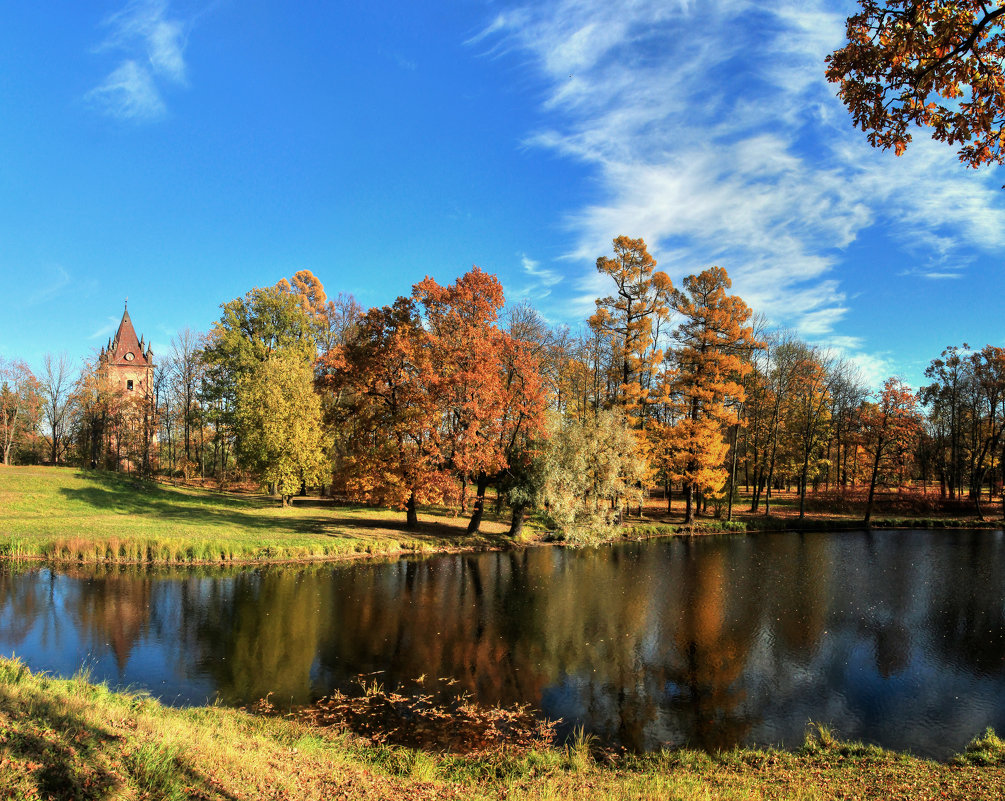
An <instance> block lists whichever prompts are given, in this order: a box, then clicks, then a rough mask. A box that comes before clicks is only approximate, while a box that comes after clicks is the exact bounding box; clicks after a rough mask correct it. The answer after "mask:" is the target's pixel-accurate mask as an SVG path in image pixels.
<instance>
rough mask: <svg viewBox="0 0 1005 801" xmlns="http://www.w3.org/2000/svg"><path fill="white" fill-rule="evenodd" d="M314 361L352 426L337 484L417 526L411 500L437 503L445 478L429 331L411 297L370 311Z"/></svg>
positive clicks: (344, 420) (323, 383)
mask: <svg viewBox="0 0 1005 801" xmlns="http://www.w3.org/2000/svg"><path fill="white" fill-rule="evenodd" d="M320 366H321V369H322V377H321V378H320V379H319V384H320V385H321V387H322V388H323V389H325V390H327V391H335V392H342V393H343V394H344V396H345V400H344V401H343V405H342V418H341V422H342V424H343V425H345V426H348V427H349V428H350V429H351V430H350V431H349V432H348V433H347V434H346V437H345V444H346V452H345V454H344V456H343V458H342V459H341V460H340V461H341V464H339V465H338V469H337V471H336V480H337V482H338V483H339V484H340V486H341V488H342V489H343V491H344V492H345V493H346V494H347V495H348V496H349V498H351V499H353V500H357V501H363V502H366V503H376V504H381V505H385V506H391V507H393V508H396V509H404V510H405V511H406V520H407V525H408V526H409V528H415V527H416V526H417V525H418V515H417V512H416V506H417V505H418V504H423V503H436V502H438V501H440V500H441V499H442V498H443V494H444V491H445V489H446V487H447V485H448V483H449V480H450V476H449V473H448V472H447V471H446V470H444V469H443V467H442V458H441V447H440V446H441V435H440V424H441V421H442V415H441V407H440V403H439V399H438V397H437V394H436V389H437V380H436V365H435V363H434V361H433V350H432V348H431V334H430V333H429V332H428V331H426V330H425V329H424V328H423V326H422V321H421V319H420V318H419V314H418V310H417V309H416V305H415V302H414V301H413V300H412V299H411V298H404V297H399V298H398V299H397V300H396V301H395V302H394V304H393V305H391V306H384V307H382V308H374V309H370V310H369V311H368V312H367V313H366V314H364V315H363V316H362V318H360V320H359V323H358V326H357V330H356V333H355V336H354V337H353V338H352V339H351V340H350V341H348V342H346V343H344V344H342V345H339V346H336V347H335V348H333V349H332V350H330V351H329V352H328V353H327V354H325V355H324V356H323V357H322V359H321V365H320Z"/></svg>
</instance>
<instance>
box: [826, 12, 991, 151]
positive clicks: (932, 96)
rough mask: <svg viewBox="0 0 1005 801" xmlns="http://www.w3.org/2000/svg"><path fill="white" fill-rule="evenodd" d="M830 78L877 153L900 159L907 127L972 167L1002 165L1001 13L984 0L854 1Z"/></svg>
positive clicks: (830, 60) (830, 61) (831, 62)
mask: <svg viewBox="0 0 1005 801" xmlns="http://www.w3.org/2000/svg"><path fill="white" fill-rule="evenodd" d="M859 6H860V8H859V10H858V12H857V13H856V14H853V15H852V16H850V17H848V21H847V35H848V43H847V44H846V45H845V46H844V47H842V48H841V49H840V50H837V51H835V52H834V53H832V54H831V55H830V56H828V57H827V78H828V80H830V81H832V82H834V83H838V84H840V86H841V90H840V96H841V99H842V100H843V101H844V103H845V105H846V106H847V107H848V110H849V111H850V112H851V114H852V118H853V120H854V122H855V125H856V126H857V127H859V128H861V129H862V130H863V131H866V132H867V133H868V135H869V141H870V143H872V145H873V146H875V147H881V148H884V149H886V148H893V149H894V150H895V152H896V153H897V155H898V156H899V155H900V154H901V153H903V152H904V149H905V148H906V147H907V145H908V143H909V142H910V141H911V134H910V133H909V130H908V129H909V128H910V127H911V126H912V125H918V126H924V127H928V128H931V130H932V137H933V138H934V139H936V140H938V141H941V142H946V143H948V144H950V145H959V146H960V147H959V156H960V161H962V162H964V163H965V164H968V165H970V166H972V167H978V166H980V165H982V164H988V163H997V164H1001V163H1003V162H1005V135H1003V133H1002V131H1003V129H1005V72H1003V66H1002V65H1003V59H1005V31H1003V29H1002V22H1003V20H1005V6H1001V5H999V4H997V3H987V2H984V0H952V2H949V1H948V0H860V2H859Z"/></svg>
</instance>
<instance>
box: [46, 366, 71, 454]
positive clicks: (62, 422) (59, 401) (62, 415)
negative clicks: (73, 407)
mask: <svg viewBox="0 0 1005 801" xmlns="http://www.w3.org/2000/svg"><path fill="white" fill-rule="evenodd" d="M39 384H40V389H41V392H42V413H43V414H44V415H45V423H46V426H47V428H48V429H49V453H50V458H51V460H52V463H53V464H54V465H55V464H56V463H57V462H58V461H59V456H60V452H61V450H64V449H65V448H66V444H65V443H66V441H67V439H68V434H67V424H68V421H69V414H68V413H69V409H70V393H71V391H72V390H73V379H72V378H71V368H70V360H69V357H68V356H67V355H66V354H65V353H60V354H59V355H58V356H54V355H53V354H51V353H46V354H45V356H43V357H42V376H41V380H40V381H39Z"/></svg>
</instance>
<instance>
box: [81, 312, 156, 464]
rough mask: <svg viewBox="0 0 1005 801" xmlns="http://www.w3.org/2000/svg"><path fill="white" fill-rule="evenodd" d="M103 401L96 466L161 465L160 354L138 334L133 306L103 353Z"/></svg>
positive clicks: (94, 441) (100, 364) (100, 384)
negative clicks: (157, 380)
mask: <svg viewBox="0 0 1005 801" xmlns="http://www.w3.org/2000/svg"><path fill="white" fill-rule="evenodd" d="M97 378H98V387H99V391H98V398H99V405H98V407H96V409H95V415H94V423H93V426H94V430H93V433H92V444H91V464H92V466H97V465H99V464H103V465H105V466H107V467H110V468H112V469H115V470H126V471H129V472H133V471H137V470H139V471H142V472H143V473H149V472H151V470H153V469H155V467H156V465H155V458H154V457H155V455H156V444H157V434H156V423H155V415H154V411H155V410H154V354H153V350H151V348H150V346H149V345H148V344H145V343H144V341H143V339H142V338H137V336H136V329H135V328H133V321H132V320H131V319H130V318H129V309H128V307H126V308H125V309H124V310H123V312H122V321H121V322H120V323H119V329H118V331H116V332H115V336H114V337H113V338H112V339H110V340H108V344H107V345H106V346H105V347H103V348H102V349H101V352H100V353H99V354H98V366H97Z"/></svg>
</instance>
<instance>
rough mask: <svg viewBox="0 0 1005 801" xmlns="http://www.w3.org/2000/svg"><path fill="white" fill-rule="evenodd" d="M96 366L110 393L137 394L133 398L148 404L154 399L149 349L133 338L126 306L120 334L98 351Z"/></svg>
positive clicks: (152, 365) (140, 340)
mask: <svg viewBox="0 0 1005 801" xmlns="http://www.w3.org/2000/svg"><path fill="white" fill-rule="evenodd" d="M98 364H99V369H100V370H101V372H102V373H103V374H104V376H105V378H106V379H107V380H108V382H109V384H110V385H111V387H112V388H113V389H116V390H118V391H119V392H121V393H122V394H123V395H127V396H128V395H130V394H131V393H136V395H135V397H137V398H142V399H143V400H145V401H148V402H149V401H150V400H151V399H152V398H153V388H154V381H153V378H154V354H153V351H152V350H151V349H150V346H149V345H144V344H143V338H142V337H141V338H139V339H137V338H136V329H135V328H133V321H132V320H131V319H129V306H128V302H127V305H126V308H125V309H124V310H123V312H122V322H120V323H119V330H118V331H116V332H115V337H114V338H113V339H110V340H108V345H107V346H105V347H104V348H102V349H101V353H100V354H99V356H98Z"/></svg>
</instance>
